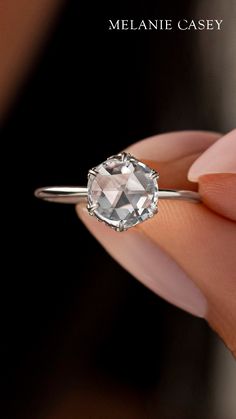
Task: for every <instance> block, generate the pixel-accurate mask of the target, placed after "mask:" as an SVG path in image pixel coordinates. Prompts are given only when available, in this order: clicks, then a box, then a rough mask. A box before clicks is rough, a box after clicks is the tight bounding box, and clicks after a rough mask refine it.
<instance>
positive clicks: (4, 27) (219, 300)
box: [0, 0, 236, 419]
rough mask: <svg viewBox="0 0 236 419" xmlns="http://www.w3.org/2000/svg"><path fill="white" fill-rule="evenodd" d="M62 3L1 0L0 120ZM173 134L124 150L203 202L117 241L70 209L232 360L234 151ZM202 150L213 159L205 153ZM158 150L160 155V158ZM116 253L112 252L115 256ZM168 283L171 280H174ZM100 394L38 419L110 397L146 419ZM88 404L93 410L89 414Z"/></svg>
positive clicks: (100, 410) (207, 137)
mask: <svg viewBox="0 0 236 419" xmlns="http://www.w3.org/2000/svg"><path fill="white" fill-rule="evenodd" d="M62 3H63V1H62V0H8V1H2V2H1V4H0V28H1V29H0V32H1V36H0V54H1V60H0V91H1V95H0V119H1V120H2V119H3V117H4V116H5V115H6V114H7V112H8V111H9V109H10V106H11V104H12V102H13V100H14V98H15V96H16V94H17V91H18V89H19V87H20V86H21V83H22V82H23V81H24V78H25V77H26V75H27V73H28V72H29V70H30V67H31V66H32V65H33V63H34V60H35V58H36V57H37V54H38V52H39V51H40V48H41V47H42V46H43V43H44V41H45V39H46V34H47V33H48V30H49V28H50V27H53V22H54V21H55V17H56V14H57V12H58V10H59V9H60V6H61V4H62ZM12 28H14V30H12ZM230 135H231V139H232V144H234V145H235V143H236V138H235V136H236V134H235V131H233V132H232V133H231V134H230ZM180 136H181V137H182V140H181V139H180ZM180 136H179V134H178V133H171V134H167V135H166V137H165V138H164V141H159V140H160V137H161V136H157V137H156V140H157V141H155V145H154V144H153V143H152V141H151V142H150V140H145V141H143V142H139V143H138V144H136V145H133V146H131V147H130V148H129V151H130V152H132V153H133V154H135V155H136V156H137V157H139V158H140V159H143V160H144V161H146V162H147V163H149V164H150V165H152V166H153V167H155V168H157V169H158V170H159V171H160V172H161V178H160V187H166V188H168V187H169V188H174V187H178V188H185V189H193V190H196V189H197V188H199V191H200V194H201V196H202V199H203V204H201V205H200V204H198V205H192V204H189V203H184V202H181V203H180V202H179V203H177V202H174V201H172V202H169V203H168V202H167V201H166V202H164V201H163V202H160V211H159V214H158V216H156V217H155V218H153V219H152V220H150V221H149V222H147V223H144V224H143V225H140V226H138V227H137V228H135V229H133V231H128V232H125V233H122V234H124V236H122V235H119V234H117V233H115V232H113V231H111V230H109V229H108V228H106V227H105V226H103V225H102V224H101V223H97V221H96V220H94V219H93V218H92V217H89V216H88V215H87V212H86V211H85V209H84V208H83V207H80V206H77V208H76V210H77V213H78V215H79V217H80V218H81V219H82V221H83V222H84V223H85V224H86V226H87V227H88V229H89V230H90V231H91V232H92V233H93V234H94V236H95V237H96V238H97V239H98V240H99V241H100V243H101V244H102V245H103V246H104V247H105V248H106V249H107V251H108V252H109V253H110V254H112V255H113V257H114V258H115V259H116V260H118V261H119V263H121V264H122V265H123V266H125V267H126V269H128V270H129V271H131V272H133V274H134V276H135V277H136V278H137V279H138V280H141V281H142V282H143V283H144V284H145V285H146V286H148V287H149V288H151V289H153V291H154V292H156V293H158V294H159V295H162V296H163V297H164V298H166V299H167V300H168V301H170V302H172V303H173V304H176V305H178V306H179V307H181V308H183V309H185V310H187V311H189V312H191V313H193V314H195V315H198V316H200V317H205V318H206V320H207V321H208V322H209V324H210V326H211V327H212V328H213V329H214V330H216V332H217V333H218V334H219V336H221V337H222V339H223V340H224V342H225V344H226V345H227V346H228V347H229V349H230V350H231V351H232V352H233V353H234V355H236V331H235V324H236V304H235V301H236V266H235V250H234V249H235V248H236V226H235V220H236V168H235V167H236V162H235V156H236V150H235V148H234V150H233V149H230V150H229V149H224V145H223V146H222V145H221V146H220V147H219V148H218V149H217V150H215V151H214V150H212V146H213V144H216V143H218V142H219V138H220V136H219V135H217V134H211V133H188V135H187V137H188V141H186V139H185V140H183V138H184V135H183V133H181V135H180ZM162 138H163V137H162ZM173 140H176V141H177V142H178V145H176V146H175V147H172V145H171V146H168V147H167V144H169V142H170V141H171V142H172V141H173ZM232 148H233V147H232ZM173 149H175V153H176V154H175V156H173ZM206 150H209V151H210V153H212V155H211V154H210V155H208V156H206V155H205V151H206ZM161 153H162V155H164V158H162V160H161V161H160V158H159V156H160V155H161ZM154 155H155V158H154V157H153V156H154ZM204 156H205V157H204ZM222 156H226V160H227V162H226V164H224V167H225V168H224V167H221V168H220V170H218V169H217V170H216V171H215V170H213V171H212V170H210V172H209V168H208V170H202V171H200V172H201V173H200V174H201V175H200V176H198V175H199V170H198V175H196V173H197V172H196V170H195V169H196V166H195V164H199V163H197V162H199V158H201V157H203V158H205V159H207V161H208V162H210V161H216V160H217V158H218V160H221V157H222ZM223 160H224V159H223ZM170 162H171V164H170ZM195 162H196V163H195ZM200 162H201V160H200ZM203 166H204V164H203ZM194 167H195V169H194ZM189 168H191V170H192V172H193V169H194V170H195V174H194V173H192V175H191V177H190V179H191V181H189V180H188V171H189ZM190 174H191V171H190ZM193 174H194V176H193ZM122 237H123V238H122ZM209 244H211V245H209ZM116 249H117V250H118V251H119V252H116ZM132 249H136V256H137V255H138V256H139V254H140V253H138V252H139V251H140V252H141V254H142V255H143V254H145V252H146V259H147V258H148V257H151V261H152V264H154V262H155V261H157V262H158V263H157V267H156V268H157V269H158V267H159V266H161V269H162V276H163V278H164V281H163V283H161V279H162V277H161V275H159V276H158V278H157V277H156V276H155V275H153V272H152V271H151V272H150V275H149V276H147V275H146V271H147V269H145V270H144V271H143V272H144V274H145V275H143V276H142V277H141V278H140V272H141V270H140V269H137V261H138V259H139V258H138V257H135V254H134V252H133V253H132V251H131V250H132ZM122 251H123V252H122ZM165 255H166V257H165ZM148 267H150V263H149V265H148ZM135 269H136V272H134V271H135ZM173 279H175V280H176V281H175V283H174V282H173ZM168 281H169V282H168ZM171 281H172V282H171ZM163 284H164V285H163ZM168 284H169V286H168ZM173 290H175V292H173ZM186 290H187V292H186ZM183 291H184V293H183ZM109 388H110V384H109ZM99 391H100V388H99V389H98V386H97V385H96V386H95V390H94V395H93V393H91V390H89V392H88V394H82V396H83V400H82V401H81V400H80V397H81V389H79V390H78V392H76V395H75V397H74V399H73V400H72V399H71V397H70V399H69V400H68V397H67V395H66V394H65V395H61V400H62V404H61V405H60V406H59V407H58V403H56V406H53V407H52V409H51V411H50V413H49V414H48V415H47V414H46V416H45V412H44V413H43V414H42V417H50V418H52V417H53V418H64V417H65V418H67V417H68V412H69V413H70V417H72V416H73V417H76V418H77V417H81V412H83V414H82V416H83V417H90V416H91V414H92V415H93V417H94V418H95V417H101V416H102V417H106V416H107V417H110V412H108V411H107V409H108V406H109V404H108V403H107V401H109V403H111V399H112V412H114V411H117V412H119V414H118V416H119V417H120V416H123V417H124V416H125V417H127V419H128V418H137V419H138V418H141V417H146V415H145V412H144V413H143V402H142V401H140V398H139V396H137V398H136V397H134V398H133V397H129V398H128V400H126V405H125V406H123V400H124V397H126V396H127V391H126V390H125V392H123V390H122V389H120V390H119V392H117V390H115V391H114V395H113V396H112V394H113V393H112V394H109V392H107V393H106V394H105V393H104V394H102V395H101V396H99V397H100V399H101V403H100V404H98V402H97V397H98V396H97V394H99ZM111 392H112V390H111ZM117 394H118V395H120V396H117ZM103 399H104V403H103ZM93 402H94V403H95V405H96V406H97V407H96V409H95V411H94V410H93ZM83 409H84V410H83ZM72 410H73V414H71V412H72ZM121 412H122V413H121ZM39 417H41V414H40V413H39Z"/></svg>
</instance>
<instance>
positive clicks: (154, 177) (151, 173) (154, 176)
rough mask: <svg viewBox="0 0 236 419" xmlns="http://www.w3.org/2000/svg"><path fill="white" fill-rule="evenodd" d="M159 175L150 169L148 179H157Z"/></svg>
mask: <svg viewBox="0 0 236 419" xmlns="http://www.w3.org/2000/svg"><path fill="white" fill-rule="evenodd" d="M159 177H160V175H159V173H158V172H156V170H154V169H152V171H151V172H150V178H151V179H159Z"/></svg>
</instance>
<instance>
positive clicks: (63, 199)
mask: <svg viewBox="0 0 236 419" xmlns="http://www.w3.org/2000/svg"><path fill="white" fill-rule="evenodd" d="M35 196H36V197H37V198H40V199H43V200H44V201H50V202H57V203H63V204H79V203H80V202H86V200H87V196H88V189H87V188H86V187H76V186H48V187H44V188H39V189H36V191H35ZM158 199H174V200H184V201H190V202H195V203H197V202H200V201H201V198H200V195H199V193H197V192H193V191H181V190H176V189H159V190H158Z"/></svg>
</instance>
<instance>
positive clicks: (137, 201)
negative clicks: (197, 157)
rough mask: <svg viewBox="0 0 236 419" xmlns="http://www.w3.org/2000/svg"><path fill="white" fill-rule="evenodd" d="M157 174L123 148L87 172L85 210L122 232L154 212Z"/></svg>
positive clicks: (156, 196) (149, 216)
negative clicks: (86, 203)
mask: <svg viewBox="0 0 236 419" xmlns="http://www.w3.org/2000/svg"><path fill="white" fill-rule="evenodd" d="M158 177H159V175H158V173H157V172H156V170H154V169H152V168H150V167H149V166H147V165H146V164H145V163H143V162H141V161H139V160H138V159H136V158H135V157H134V156H132V155H131V154H129V153H127V152H125V151H123V152H121V153H119V154H117V155H115V156H111V157H109V158H108V159H107V160H106V161H104V162H103V163H101V164H99V165H98V166H97V167H95V168H92V169H91V170H90V171H89V174H88V203H89V205H88V212H89V214H90V215H93V216H95V217H96V218H97V219H98V220H99V221H102V222H104V223H105V224H106V225H107V226H109V227H110V228H112V229H114V230H116V231H119V232H122V231H125V230H127V229H129V228H130V227H133V226H135V225H137V224H139V223H142V222H144V221H145V220H148V219H149V218H151V217H152V216H153V215H154V214H156V212H157V208H156V207H157V201H158V184H157V179H158Z"/></svg>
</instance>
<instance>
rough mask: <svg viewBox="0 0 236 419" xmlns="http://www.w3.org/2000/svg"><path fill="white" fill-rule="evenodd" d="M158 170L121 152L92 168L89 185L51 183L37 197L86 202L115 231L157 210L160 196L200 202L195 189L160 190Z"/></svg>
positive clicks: (150, 215) (148, 216)
mask: <svg viewBox="0 0 236 419" xmlns="http://www.w3.org/2000/svg"><path fill="white" fill-rule="evenodd" d="M158 179H159V173H157V172H156V171H155V170H154V169H152V168H150V167H149V166H147V165H146V164H145V163H143V162H141V161H139V160H138V159H136V158H135V157H134V156H131V155H130V154H128V153H125V152H122V153H119V154H117V155H115V156H111V157H109V158H108V159H107V160H105V161H104V162H103V163H101V164H99V165H98V166H96V167H94V168H93V169H91V170H89V173H88V185H87V187H77V186H58V187H57V186H48V187H43V188H39V189H36V191H35V196H36V197H37V198H40V199H43V200H45V201H50V202H58V203H65V204H79V203H81V202H83V203H87V209H88V212H89V214H90V215H92V216H95V217H96V218H97V220H98V221H103V222H104V223H105V224H107V225H108V226H109V227H111V228H113V229H115V230H116V231H124V230H127V229H128V228H130V227H133V226H135V225H137V224H139V223H141V222H143V221H146V220H147V219H149V218H151V217H153V216H154V215H155V214H156V213H157V212H158V200H159V199H174V200H185V201H189V202H195V203H197V202H200V201H201V199H200V195H199V194H198V193H197V192H193V191H184V190H175V189H159V188H158V183H157V181H158Z"/></svg>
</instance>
